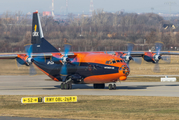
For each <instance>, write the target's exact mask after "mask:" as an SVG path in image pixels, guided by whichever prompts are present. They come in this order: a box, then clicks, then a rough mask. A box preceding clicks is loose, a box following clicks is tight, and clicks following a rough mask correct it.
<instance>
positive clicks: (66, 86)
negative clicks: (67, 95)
mask: <svg viewBox="0 0 179 120" xmlns="http://www.w3.org/2000/svg"><path fill="white" fill-rule="evenodd" d="M61 89H62V90H69V89H72V84H71V83H61Z"/></svg>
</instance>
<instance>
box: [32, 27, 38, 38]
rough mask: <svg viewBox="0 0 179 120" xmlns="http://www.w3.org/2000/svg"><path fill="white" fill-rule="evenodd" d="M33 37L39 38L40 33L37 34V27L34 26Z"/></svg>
mask: <svg viewBox="0 0 179 120" xmlns="http://www.w3.org/2000/svg"><path fill="white" fill-rule="evenodd" d="M32 36H33V37H37V36H39V32H37V25H35V26H34V32H33V33H32Z"/></svg>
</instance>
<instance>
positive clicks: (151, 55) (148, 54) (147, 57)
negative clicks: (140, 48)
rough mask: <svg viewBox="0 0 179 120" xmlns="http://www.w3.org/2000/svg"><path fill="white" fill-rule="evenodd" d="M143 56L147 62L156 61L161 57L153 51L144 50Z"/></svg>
mask: <svg viewBox="0 0 179 120" xmlns="http://www.w3.org/2000/svg"><path fill="white" fill-rule="evenodd" d="M143 58H144V60H145V61H147V62H153V63H157V62H158V61H159V60H160V59H161V58H162V57H161V56H160V55H157V54H156V53H153V52H145V53H144V56H143Z"/></svg>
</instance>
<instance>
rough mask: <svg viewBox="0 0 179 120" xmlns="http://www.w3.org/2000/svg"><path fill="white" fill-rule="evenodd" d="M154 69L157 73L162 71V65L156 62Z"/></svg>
mask: <svg viewBox="0 0 179 120" xmlns="http://www.w3.org/2000/svg"><path fill="white" fill-rule="evenodd" d="M153 71H154V72H155V73H159V72H160V66H159V64H158V63H156V64H155V66H154V70H153Z"/></svg>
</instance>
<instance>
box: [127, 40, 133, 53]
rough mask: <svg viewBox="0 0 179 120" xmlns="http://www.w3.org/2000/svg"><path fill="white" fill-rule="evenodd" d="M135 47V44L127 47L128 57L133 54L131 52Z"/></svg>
mask: <svg viewBox="0 0 179 120" xmlns="http://www.w3.org/2000/svg"><path fill="white" fill-rule="evenodd" d="M133 47H134V44H133V43H128V47H127V49H128V55H130V54H131V51H132V50H133Z"/></svg>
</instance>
